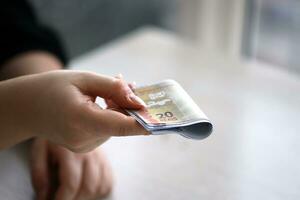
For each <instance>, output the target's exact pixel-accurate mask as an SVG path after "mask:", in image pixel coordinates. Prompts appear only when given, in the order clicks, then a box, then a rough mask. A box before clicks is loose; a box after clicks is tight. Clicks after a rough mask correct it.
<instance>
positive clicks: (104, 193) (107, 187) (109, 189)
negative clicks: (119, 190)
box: [99, 184, 113, 197]
mask: <svg viewBox="0 0 300 200" xmlns="http://www.w3.org/2000/svg"><path fill="white" fill-rule="evenodd" d="M112 188H113V187H112V184H106V185H105V186H102V187H101V189H100V191H99V196H101V197H106V196H108V195H109V194H110V193H111V192H112Z"/></svg>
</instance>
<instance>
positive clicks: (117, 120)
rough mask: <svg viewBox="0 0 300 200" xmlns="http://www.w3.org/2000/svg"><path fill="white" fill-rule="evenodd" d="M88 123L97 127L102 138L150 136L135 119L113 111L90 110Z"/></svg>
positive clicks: (87, 116) (87, 114)
mask: <svg viewBox="0 0 300 200" xmlns="http://www.w3.org/2000/svg"><path fill="white" fill-rule="evenodd" d="M85 114H86V118H87V119H86V121H88V122H89V123H92V124H91V126H93V127H97V130H98V133H99V134H101V135H102V136H130V135H149V132H148V131H146V130H145V129H144V128H143V127H142V126H141V125H140V124H139V123H138V122H137V121H136V120H135V119H134V118H133V117H131V116H127V115H124V114H122V113H120V112H116V111H113V110H109V109H105V110H89V111H87V112H86V113H85Z"/></svg>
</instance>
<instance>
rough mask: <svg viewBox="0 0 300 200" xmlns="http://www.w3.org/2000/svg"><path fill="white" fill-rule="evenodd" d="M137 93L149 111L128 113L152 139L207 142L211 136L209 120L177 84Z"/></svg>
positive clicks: (163, 84)
mask: <svg viewBox="0 0 300 200" xmlns="http://www.w3.org/2000/svg"><path fill="white" fill-rule="evenodd" d="M134 93H135V94H136V95H137V96H138V97H140V98H141V99H142V100H143V101H144V102H145V103H146V105H147V107H146V108H145V109H141V110H127V112H128V113H129V114H130V115H131V116H133V117H134V118H135V119H136V120H137V121H138V122H139V123H140V124H141V125H142V126H143V127H144V128H145V129H146V130H148V131H149V132H151V133H152V134H153V135H160V134H168V133H178V134H180V135H182V136H184V137H187V138H191V139H204V138H206V137H207V136H209V135H210V133H211V132H212V129H213V125H212V123H211V122H210V120H209V119H208V118H207V117H206V115H205V114H204V113H203V112H202V111H201V110H200V108H199V107H198V106H197V104H196V103H195V102H194V101H193V100H192V98H191V97H190V96H189V95H188V94H187V93H186V92H185V90H184V89H183V88H182V87H181V86H180V85H179V84H178V83H177V82H176V81H174V80H165V81H162V82H159V83H156V84H153V85H148V86H143V87H138V88H135V89H134Z"/></svg>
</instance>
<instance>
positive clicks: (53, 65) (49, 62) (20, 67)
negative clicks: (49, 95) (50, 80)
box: [0, 51, 62, 80]
mask: <svg viewBox="0 0 300 200" xmlns="http://www.w3.org/2000/svg"><path fill="white" fill-rule="evenodd" d="M61 68H62V62H61V61H60V60H59V59H58V58H57V57H56V56H55V55H53V54H51V53H48V52H43V51H31V52H27V53H23V54H20V55H17V56H16V57H14V58H12V59H10V60H8V61H7V62H6V63H5V64H4V65H3V66H1V68H0V80H6V79H11V78H14V77H18V76H23V75H29V74H36V73H41V72H46V71H51V70H57V69H61Z"/></svg>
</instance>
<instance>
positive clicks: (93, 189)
mask: <svg viewBox="0 0 300 200" xmlns="http://www.w3.org/2000/svg"><path fill="white" fill-rule="evenodd" d="M95 159H96V158H93V157H89V156H87V158H85V159H84V163H83V172H82V173H83V176H82V180H81V185H80V189H79V192H78V193H77V197H76V199H77V200H88V199H95V198H96V197H98V196H99V195H98V191H97V190H98V187H99V181H98V180H100V181H102V174H101V173H100V171H99V168H101V165H99V164H98V163H97V162H96V161H95Z"/></svg>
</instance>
